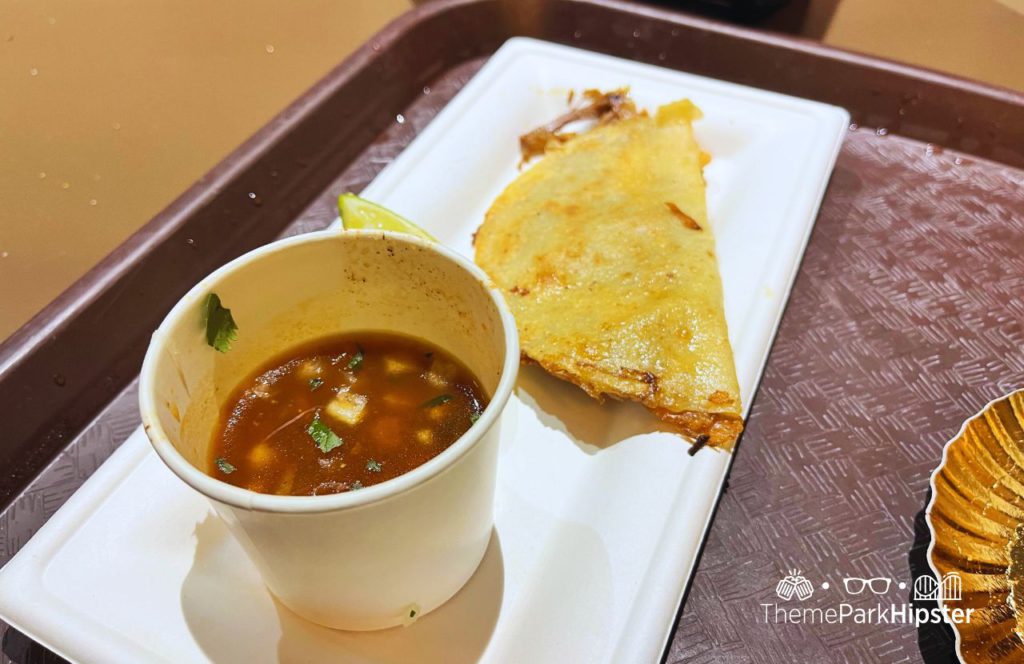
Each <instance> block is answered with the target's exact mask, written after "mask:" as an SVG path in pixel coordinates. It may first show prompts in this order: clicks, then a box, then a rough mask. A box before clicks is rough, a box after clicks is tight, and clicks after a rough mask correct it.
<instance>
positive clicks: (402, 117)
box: [395, 113, 405, 124]
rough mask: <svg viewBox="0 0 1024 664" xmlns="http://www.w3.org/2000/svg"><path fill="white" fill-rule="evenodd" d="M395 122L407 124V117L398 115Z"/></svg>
mask: <svg viewBox="0 0 1024 664" xmlns="http://www.w3.org/2000/svg"><path fill="white" fill-rule="evenodd" d="M395 122H397V123H398V124H405V116H404V115H402V114H401V113H399V114H398V115H396V116H395Z"/></svg>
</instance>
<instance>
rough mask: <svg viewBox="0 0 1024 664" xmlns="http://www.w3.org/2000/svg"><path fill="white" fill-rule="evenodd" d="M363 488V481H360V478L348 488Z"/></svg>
mask: <svg viewBox="0 0 1024 664" xmlns="http://www.w3.org/2000/svg"><path fill="white" fill-rule="evenodd" d="M362 488H363V483H362V482H360V481H359V480H356V481H355V482H353V483H352V484H350V485H349V487H348V490H349V491H355V490H356V489H362Z"/></svg>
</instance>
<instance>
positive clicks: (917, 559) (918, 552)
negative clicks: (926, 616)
mask: <svg viewBox="0 0 1024 664" xmlns="http://www.w3.org/2000/svg"><path fill="white" fill-rule="evenodd" d="M931 495H932V492H931V490H930V489H929V490H928V491H927V492H926V494H925V498H924V505H925V507H922V508H921V511H920V512H918V513H917V515H916V516H915V517H914V543H913V545H911V547H910V551H909V552H908V553H907V564H908V566H909V567H910V578H911V579H912V580H917V578H918V577H919V576H934V574H932V569H931V567H929V565H928V545H929V544H930V543H931V541H932V535H931V532H930V531H929V530H928V522H927V521H925V519H924V512H925V509H926V508H927V506H928V501H929V500H931ZM911 602H913V604H914V606H915V607H921V608H925V609H928V610H929V611H931V610H932V609H937V608H939V603H938V602H937V601H935V600H919V599H914V584H913V583H910V584H909V585H908V586H907V604H910V603H911ZM917 647H918V649H920V651H921V659H922V660H924V662H925V664H956V662H957V661H958V660H957V657H956V640H955V637H954V636H953V628H952V627H950V626H949V625H947V624H946V623H945V622H942V623H922V624H921V625H919V626H918V628H917Z"/></svg>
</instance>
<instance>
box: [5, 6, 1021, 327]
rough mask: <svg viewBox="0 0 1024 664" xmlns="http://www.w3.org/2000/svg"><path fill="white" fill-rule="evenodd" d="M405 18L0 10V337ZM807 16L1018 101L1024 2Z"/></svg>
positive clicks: (853, 44)
mask: <svg viewBox="0 0 1024 664" xmlns="http://www.w3.org/2000/svg"><path fill="white" fill-rule="evenodd" d="M409 6H410V3H409V2H408V1H406V0H374V1H373V2H357V1H354V0H301V1H299V2H293V3H280V2H274V1H272V0H246V1H245V2H242V1H240V0H222V1H221V2H215V3H210V2H199V1H197V0H175V1H174V2H170V1H169V0H148V1H147V2H144V3H129V2H124V1H118V0H96V1H95V2H88V3H83V2H75V1H73V0H4V1H3V2H0V90H2V93H0V95H2V96H0V201H2V203H3V205H2V209H0V339H3V338H5V337H6V336H8V335H9V334H10V333H11V332H13V331H14V330H15V329H16V328H17V327H18V326H20V325H21V324H22V323H24V322H25V321H27V320H28V319H29V317H31V316H32V315H33V314H34V313H36V312H37V311H38V310H39V309H40V308H41V307H42V306H44V305H45V304H46V303H47V302H49V301H50V300H52V299H53V298H54V297H55V296H56V295H58V294H59V293H60V292H61V291H62V290H63V289H64V288H66V287H67V286H68V285H70V284H71V283H72V282H73V281H74V280H75V279H77V278H78V277H79V276H81V275H82V274H83V273H84V272H85V271H86V270H88V269H89V268H90V267H91V266H92V265H94V264H95V263H96V262H97V261H99V260H100V259H101V258H102V257H103V256H104V255H106V254H107V253H108V252H109V251H110V250H111V249H113V248H114V247H115V246H117V244H119V243H120V242H121V241H123V240H124V239H125V238H126V237H127V236H128V235H129V234H130V233H132V232H133V231H134V230H136V229H137V228H139V227H140V226H141V225H142V224H144V223H145V222H146V221H147V220H149V219H150V218H151V217H152V216H153V215H155V214H156V213H157V212H159V211H160V210H161V209H162V208H163V207H164V206H165V205H166V204H167V203H169V202H170V201H172V200H173V199H174V198H175V197H176V196H177V195H178V194H179V193H181V192H182V191H183V190H184V189H185V188H186V187H188V186H189V185H190V184H191V183H192V182H193V181H194V180H195V179H197V178H198V177H199V176H200V175H202V174H203V173H204V172H205V171H206V170H208V169H209V168H210V167H211V166H213V165H214V164H216V163H217V162H218V161H219V160H220V159H221V158H222V157H223V156H224V155H225V154H227V153H228V152H229V151H230V150H231V149H233V148H234V147H235V146H237V145H238V144H239V143H241V142H242V141H243V140H245V138H246V137H248V136H249V135H250V134H252V133H253V132H254V131H255V130H256V129H257V128H259V127H260V126H261V125H262V124H264V123H265V122H266V121H267V120H269V119H270V118H271V117H272V116H273V115H274V114H275V113H276V112H277V111H279V110H280V109H281V108H283V107H284V106H285V105H286V104H287V103H288V102H289V101H291V100H292V99H294V98H295V97H296V96H298V95H299V94H300V93H301V92H302V91H303V90H305V89H306V88H307V87H309V86H310V85H311V84H312V83H313V82H314V81H316V80H317V79H318V78H319V77H320V76H321V75H322V74H324V73H325V72H326V71H327V70H328V69H330V68H331V67H332V66H333V65H335V64H336V63H338V62H339V61H340V60H341V59H342V58H343V57H344V56H345V55H346V54H347V53H349V52H351V51H352V50H353V49H354V48H356V47H357V46H358V45H359V44H361V43H362V42H364V41H365V40H366V39H367V38H368V37H369V36H370V35H371V34H372V33H373V32H375V31H376V30H377V29H378V28H380V27H381V26H382V25H383V24H384V23H386V22H387V21H388V20H389V19H391V18H393V17H394V16H397V15H398V14H400V13H401V12H402V11H404V10H405V9H407V8H408V7H409ZM809 16H810V17H811V18H814V17H815V16H817V17H818V19H819V20H823V21H825V23H824V28H823V30H819V31H818V32H817V34H821V36H822V38H823V40H824V41H825V42H826V43H830V44H835V45H838V46H841V47H844V48H850V49H853V50H860V51H865V52H870V53H875V54H879V55H883V56H887V57H892V58H894V59H898V60H903V61H907V62H911V63H915V64H923V65H927V66H931V67H933V68H936V69H942V70H946V71H952V72H955V73H959V74H961V75H964V76H968V77H973V78H978V79H981V80H986V81H989V82H994V83H997V84H1001V85H1004V86H1008V87H1014V88H1018V89H1024V66H1022V65H1021V64H1020V63H1022V62H1024V38H1022V37H1021V35H1024V0H971V1H970V2H964V1H963V0H900V1H899V2H892V1H891V0H841V1H838V2H836V1H833V0H812V1H811V13H810V15H809ZM822 16H824V17H825V18H824V19H822V18H821V17H822ZM819 27H820V26H819ZM353 103H358V100H353Z"/></svg>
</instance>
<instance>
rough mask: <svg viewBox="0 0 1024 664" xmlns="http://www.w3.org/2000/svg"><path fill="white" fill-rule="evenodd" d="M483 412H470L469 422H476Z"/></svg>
mask: <svg viewBox="0 0 1024 664" xmlns="http://www.w3.org/2000/svg"><path fill="white" fill-rule="evenodd" d="M481 414H482V413H470V414H469V423H470V424H471V425H472V424H476V421H477V420H479V419H480V415H481Z"/></svg>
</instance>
